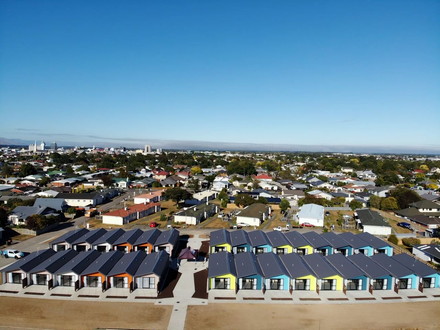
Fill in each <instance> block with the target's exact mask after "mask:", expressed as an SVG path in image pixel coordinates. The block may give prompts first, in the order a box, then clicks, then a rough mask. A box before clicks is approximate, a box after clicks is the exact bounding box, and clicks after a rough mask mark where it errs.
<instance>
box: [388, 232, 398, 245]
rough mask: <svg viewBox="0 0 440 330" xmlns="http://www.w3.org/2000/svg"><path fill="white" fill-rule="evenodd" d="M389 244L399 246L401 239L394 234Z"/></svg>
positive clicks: (389, 239) (389, 238)
mask: <svg viewBox="0 0 440 330" xmlns="http://www.w3.org/2000/svg"><path fill="white" fill-rule="evenodd" d="M388 242H391V243H393V244H395V245H397V244H399V239H398V238H397V236H396V235H394V234H392V235H390V237H388Z"/></svg>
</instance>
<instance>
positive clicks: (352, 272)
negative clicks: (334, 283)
mask: <svg viewBox="0 0 440 330" xmlns="http://www.w3.org/2000/svg"><path fill="white" fill-rule="evenodd" d="M325 259H327V261H328V262H330V264H331V265H332V266H333V267H334V268H335V269H336V270H337V271H338V272H339V273H341V274H342V276H343V277H344V278H347V279H350V278H354V277H359V276H365V272H364V271H363V270H361V269H360V268H359V267H357V266H356V265H355V264H353V263H352V262H351V261H350V260H349V259H347V257H346V256H344V255H342V254H341V253H336V254H332V255H330V256H326V257H325Z"/></svg>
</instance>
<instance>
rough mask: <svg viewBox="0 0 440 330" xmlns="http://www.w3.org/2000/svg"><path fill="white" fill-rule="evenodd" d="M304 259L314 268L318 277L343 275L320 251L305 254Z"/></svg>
mask: <svg viewBox="0 0 440 330" xmlns="http://www.w3.org/2000/svg"><path fill="white" fill-rule="evenodd" d="M303 260H304V261H305V262H306V263H307V265H308V266H309V267H310V268H311V269H312V270H313V272H314V273H315V274H316V275H317V277H318V278H321V279H322V278H326V277H329V276H334V275H341V274H339V272H338V271H337V270H336V269H335V268H334V267H333V266H331V265H330V263H329V262H328V261H327V260H326V259H325V258H324V256H323V255H322V254H320V253H313V254H308V255H306V256H303Z"/></svg>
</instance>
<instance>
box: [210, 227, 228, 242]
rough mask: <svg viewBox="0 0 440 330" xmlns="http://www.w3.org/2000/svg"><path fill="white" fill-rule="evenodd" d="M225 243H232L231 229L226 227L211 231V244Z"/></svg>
mask: <svg viewBox="0 0 440 330" xmlns="http://www.w3.org/2000/svg"><path fill="white" fill-rule="evenodd" d="M225 243H227V244H231V236H230V233H229V231H227V230H226V229H219V230H214V231H212V232H211V234H210V242H209V244H210V245H211V246H214V245H219V244H225Z"/></svg>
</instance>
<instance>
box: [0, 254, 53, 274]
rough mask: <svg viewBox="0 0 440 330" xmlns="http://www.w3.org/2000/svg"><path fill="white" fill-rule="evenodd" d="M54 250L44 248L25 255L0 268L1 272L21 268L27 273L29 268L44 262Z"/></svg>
mask: <svg viewBox="0 0 440 330" xmlns="http://www.w3.org/2000/svg"><path fill="white" fill-rule="evenodd" d="M55 253H56V252H55V251H54V250H52V249H46V250H42V251H35V252H32V253H31V254H29V255H27V256H26V257H24V258H21V259H19V260H18V261H16V262H14V263H13V264H12V265H9V266H8V267H6V268H4V269H2V272H10V271H14V270H22V271H23V272H25V273H28V272H29V271H30V270H31V269H33V268H35V267H37V266H38V265H39V264H41V263H42V262H44V261H45V260H46V259H47V258H50V257H51V256H53V255H54V254H55Z"/></svg>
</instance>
